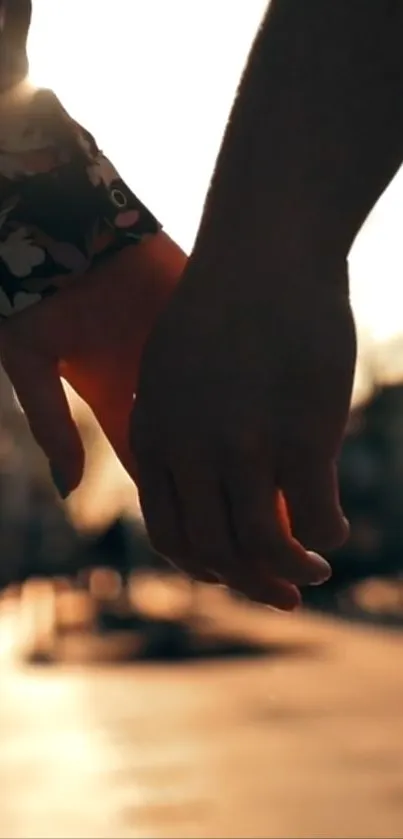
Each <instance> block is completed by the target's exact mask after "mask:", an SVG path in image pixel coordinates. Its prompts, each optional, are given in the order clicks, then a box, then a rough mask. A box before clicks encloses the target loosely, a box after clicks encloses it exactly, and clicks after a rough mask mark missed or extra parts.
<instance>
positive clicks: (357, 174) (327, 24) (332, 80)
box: [193, 0, 403, 285]
mask: <svg viewBox="0 0 403 839" xmlns="http://www.w3.org/2000/svg"><path fill="white" fill-rule="evenodd" d="M402 159H403V5H402V3H399V2H392V3H386V2H384V0H304V2H301V0H272V3H271V5H270V7H269V10H268V11H267V13H266V15H265V18H264V21H263V23H262V26H261V28H260V31H259V32H258V35H257V38H256V40H255V44H254V46H253V49H252V52H251V55H250V59H249V62H248V65H247V68H246V70H245V73H244V76H243V78H242V81H241V84H240V87H239V92H238V95H237V98H236V101H235V104H234V107H233V110H232V113H231V116H230V120H229V123H228V126H227V130H226V133H225V137H224V141H223V144H222V148H221V151H220V154H219V157H218V162H217V167H216V172H215V175H214V177H213V181H212V185H211V189H210V192H209V194H208V198H207V202H206V205H205V209H204V214H203V219H202V224H201V227H200V231H199V235H198V239H197V243H196V247H195V251H194V257H193V261H194V262H195V263H196V264H199V262H201V264H202V265H204V264H206V265H208V264H209V262H210V260H211V261H212V263H213V264H214V261H215V258H216V255H217V254H218V253H219V255H220V261H221V264H222V260H223V259H225V258H228V260H229V266H232V265H236V266H238V270H237V272H236V273H237V275H240V274H241V270H239V269H241V268H242V266H243V267H245V266H246V265H247V266H248V271H249V273H250V266H251V265H253V264H254V260H253V254H254V253H256V252H257V253H258V254H259V259H260V260H261V266H262V270H261V271H260V272H259V271H256V281H257V282H260V283H263V284H265V285H267V278H268V271H267V268H268V265H269V264H270V268H271V269H272V267H273V260H274V259H276V258H277V257H278V258H279V260H280V261H281V262H282V263H284V260H285V259H287V258H291V259H296V260H297V264H298V263H299V260H300V259H301V258H304V259H306V258H309V256H311V257H314V258H315V260H316V259H317V258H318V257H320V255H321V254H322V256H325V255H326V256H327V258H328V257H329V256H330V255H332V256H341V255H343V256H346V255H347V253H348V250H349V248H350V246H351V244H352V242H353V240H354V238H355V236H356V234H357V232H358V230H359V228H360V226H361V225H362V223H363V221H364V220H365V217H366V216H367V214H368V212H369V211H370V210H371V208H372V207H373V205H374V204H375V202H376V200H377V199H378V197H379V196H380V194H381V193H382V191H383V190H384V189H385V187H386V186H387V184H388V183H389V181H390V180H391V178H392V177H393V176H394V174H395V173H396V171H397V169H398V167H399V166H400V163H401V161H402ZM233 279H234V278H233V275H232V272H231V283H232V282H233Z"/></svg>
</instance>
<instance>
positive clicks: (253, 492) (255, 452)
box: [224, 441, 330, 586]
mask: <svg viewBox="0 0 403 839" xmlns="http://www.w3.org/2000/svg"><path fill="white" fill-rule="evenodd" d="M265 449H266V447H265V446H264V445H261V446H259V442H258V441H256V442H253V444H252V445H244V444H243V442H242V441H240V442H239V445H238V446H235V445H234V446H233V447H232V449H231V451H227V452H226V457H225V467H224V469H225V471H224V475H225V478H224V481H225V491H226V493H227V497H228V505H229V514H230V517H231V523H232V527H233V530H234V534H235V538H236V539H237V541H238V546H239V551H240V553H241V555H242V556H243V557H245V559H246V560H247V563H246V567H247V565H248V564H250V562H254V563H255V564H256V563H258V564H259V566H260V569H261V571H260V573H261V574H263V569H264V571H265V574H267V575H270V576H273V575H274V576H276V577H278V578H280V579H285V580H287V581H288V582H290V583H293V584H295V585H298V586H299V585H309V584H311V583H319V582H321V581H323V580H325V579H327V578H328V577H329V575H330V567H329V565H328V563H327V562H326V561H325V560H323V559H322V558H321V557H316V556H311V555H309V554H307V552H306V551H305V550H304V549H303V547H302V546H301V545H300V544H299V543H298V542H297V541H296V540H294V539H292V538H291V537H290V535H289V533H288V532H287V528H286V527H285V525H284V522H283V521H282V517H281V515H280V513H279V504H278V490H277V487H276V485H275V483H274V469H273V468H271V467H270V460H269V458H268V456H267V451H266V450H265ZM263 582H264V578H263V576H262V583H263Z"/></svg>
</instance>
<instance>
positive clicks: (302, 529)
mask: <svg viewBox="0 0 403 839" xmlns="http://www.w3.org/2000/svg"><path fill="white" fill-rule="evenodd" d="M279 480H280V483H281V488H282V491H283V494H284V498H285V501H286V505H287V510H288V515H289V519H290V526H291V530H292V533H293V535H294V537H295V538H296V539H298V541H299V542H301V543H302V544H303V545H305V546H306V547H307V548H313V549H317V550H326V549H327V550H329V549H331V548H336V547H339V546H340V545H341V544H343V542H344V541H345V540H346V539H347V537H348V533H349V527H348V523H347V521H346V519H345V518H344V516H343V511H342V509H341V506H340V501H339V490H338V481H337V472H336V466H335V464H334V463H331V462H330V463H315V462H313V461H312V460H310V461H309V463H307V460H306V458H305V457H304V458H303V457H301V456H299V455H298V454H297V453H296V454H295V455H294V456H293V452H292V450H290V451H289V453H288V456H287V463H286V465H285V467H284V469H283V470H282V471H281V472H280V476H279Z"/></svg>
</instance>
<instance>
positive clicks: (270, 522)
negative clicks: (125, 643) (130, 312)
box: [132, 264, 355, 609]
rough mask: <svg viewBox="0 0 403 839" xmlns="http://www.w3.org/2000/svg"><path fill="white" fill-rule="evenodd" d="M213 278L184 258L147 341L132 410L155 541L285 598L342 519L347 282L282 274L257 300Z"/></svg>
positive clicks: (247, 290)
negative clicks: (290, 278) (339, 464)
mask: <svg viewBox="0 0 403 839" xmlns="http://www.w3.org/2000/svg"><path fill="white" fill-rule="evenodd" d="M210 279H211V278H210ZM216 279H217V278H214V277H213V278H212V282H209V284H208V286H209V287H207V282H206V278H205V277H204V278H203V277H202V276H200V277H199V276H198V268H197V266H192V265H191V264H190V267H189V269H188V271H186V272H185V279H184V280H183V282H182V283H181V284H180V286H179V288H178V289H177V291H176V293H175V294H174V295H173V298H172V300H171V302H170V303H169V304H168V306H167V308H166V310H165V312H164V314H163V316H162V318H161V319H160V321H159V322H158V325H157V327H156V329H155V330H154V331H153V333H152V335H151V338H150V339H149V341H148V343H147V345H146V349H145V352H144V355H143V359H142V364H141V371H140V381H139V388H138V396H137V399H136V404H135V407H134V413H133V420H132V444H133V450H134V454H135V457H136V459H137V468H138V487H139V494H140V500H141V505H142V509H143V513H144V516H145V521H146V525H147V528H148V532H149V534H150V537H151V540H152V542H153V544H154V546H155V548H156V549H157V550H158V551H159V552H160V553H162V554H165V555H166V556H167V557H170V558H171V559H172V560H173V561H174V562H175V564H176V565H178V566H179V567H180V568H181V569H182V570H184V571H185V572H186V573H188V574H190V575H191V576H192V577H194V578H196V579H201V580H207V581H212V580H215V581H217V579H218V580H220V581H222V582H224V583H225V584H227V585H228V586H230V587H231V588H233V589H236V590H238V591H240V592H243V593H244V594H245V595H247V596H249V597H250V598H251V599H253V600H260V601H263V602H265V603H268V604H271V605H273V606H276V607H279V608H282V609H292V608H294V607H295V606H296V605H297V604H298V603H299V599H300V598H299V592H298V587H299V586H303V585H306V584H310V583H319V582H321V581H323V580H324V579H325V578H327V577H328V576H329V573H330V570H329V566H328V565H327V563H325V562H324V560H321V559H320V558H319V557H317V556H316V555H312V554H310V553H308V552H307V550H306V548H308V549H325V548H332V547H335V546H337V545H339V544H340V543H342V542H343V541H344V539H345V538H346V536H347V533H348V525H347V523H346V521H345V519H344V518H343V514H342V512H341V509H340V505H339V500H338V490H337V478H336V457H337V454H338V451H339V447H340V443H341V440H342V436H343V432H344V428H345V424H346V419H347V415H348V410H349V404H350V397H351V389H352V381H353V372H354V364H355V330H354V324H353V320H352V314H351V310H350V305H349V300H348V296H347V293H346V291H345V289H346V285H345V283H344V282H343V283H342V285H336V283H335V285H334V288H333V287H332V285H331V284H330V283H329V284H326V285H325V284H323V286H322V287H321V286H320V285H319V283H316V284H315V285H314V284H312V289H309V285H310V284H309V283H308V282H307V283H304V284H303V283H302V282H301V290H300V291H298V289H297V290H296V289H295V283H293V285H292V284H291V283H290V284H289V285H287V282H282V283H281V284H279V287H278V288H277V290H276V291H273V290H271V291H269V290H268V293H267V297H266V299H265V300H262V299H261V296H262V295H260V297H259V295H256V297H254V291H253V286H252V285H251V284H249V285H247V284H246V285H245V284H244V286H243V288H242V289H241V291H240V292H237V291H236V287H235V284H234V285H233V286H232V287H231V288H229V289H228V288H227V293H226V294H225V293H222V289H223V283H222V282H221V283H219V282H218V280H217V282H215V280H216ZM342 279H344V278H342ZM279 289H280V290H279ZM303 289H304V290H303ZM285 507H286V512H285Z"/></svg>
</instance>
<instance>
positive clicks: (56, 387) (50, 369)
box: [2, 349, 84, 498]
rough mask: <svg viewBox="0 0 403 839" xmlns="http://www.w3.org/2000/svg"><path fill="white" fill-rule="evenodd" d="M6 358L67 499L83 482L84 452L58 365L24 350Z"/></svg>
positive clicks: (61, 491)
mask: <svg viewBox="0 0 403 839" xmlns="http://www.w3.org/2000/svg"><path fill="white" fill-rule="evenodd" d="M2 355H3V357H2V361H3V366H4V369H5V371H6V373H7V375H8V376H9V378H10V380H11V383H12V385H13V387H14V390H15V392H16V395H17V397H18V400H19V402H20V404H21V407H22V409H23V410H24V412H25V414H26V417H27V420H28V423H29V426H30V429H31V431H32V434H33V436H34V438H35V440H36V442H37V443H38V445H39V446H40V448H41V449H42V450H43V452H44V454H45V455H46V457H47V459H48V460H49V465H50V470H51V474H52V478H53V481H54V483H55V486H56V488H57V490H58V492H59V493H60V495H61V496H62V498H67V496H68V495H69V494H70V492H72V491H73V490H74V489H75V488H76V487H77V486H78V484H79V483H80V481H81V478H82V475H83V471H84V449H83V445H82V442H81V439H80V435H79V433H78V429H77V426H76V424H75V422H74V420H73V417H72V415H71V411H70V408H69V404H68V401H67V397H66V394H65V392H64V389H63V385H62V382H61V379H60V375H59V371H58V366H57V362H55V361H54V360H53V359H49V358H46V357H44V356H40V355H38V354H35V355H34V354H32V351H31V352H28V351H27V350H25V351H24V350H22V349H19V350H18V351H14V350H13V352H12V353H9V352H7V353H5V354H2Z"/></svg>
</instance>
